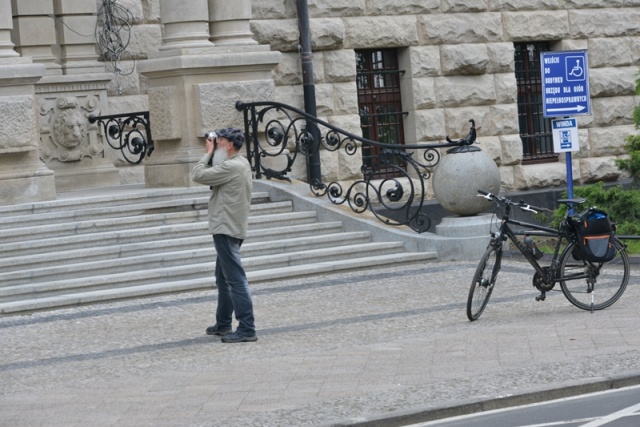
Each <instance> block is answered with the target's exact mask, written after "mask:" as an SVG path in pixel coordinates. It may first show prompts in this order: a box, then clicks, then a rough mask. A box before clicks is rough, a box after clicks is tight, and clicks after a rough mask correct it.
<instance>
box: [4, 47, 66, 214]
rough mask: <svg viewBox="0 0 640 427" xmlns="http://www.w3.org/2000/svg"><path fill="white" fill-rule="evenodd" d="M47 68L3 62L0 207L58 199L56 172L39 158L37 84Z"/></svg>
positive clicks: (22, 61)
mask: <svg viewBox="0 0 640 427" xmlns="http://www.w3.org/2000/svg"><path fill="white" fill-rule="evenodd" d="M44 74H45V66H44V65H42V64H33V63H31V60H30V59H28V58H20V57H17V58H14V59H0V204H3V205H12V204H17V203H29V202H37V201H43V200H53V199H55V198H56V187H55V181H54V178H53V172H52V171H51V170H50V169H48V168H47V167H46V165H45V164H44V163H42V161H41V160H40V157H39V135H38V131H37V129H38V115H37V112H36V110H37V102H36V97H35V94H34V83H35V82H36V81H38V80H39V79H40V78H41V77H42V76H43V75H44Z"/></svg>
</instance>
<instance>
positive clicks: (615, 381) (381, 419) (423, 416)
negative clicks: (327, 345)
mask: <svg viewBox="0 0 640 427" xmlns="http://www.w3.org/2000/svg"><path fill="white" fill-rule="evenodd" d="M638 384H640V371H637V372H629V373H624V374H619V375H613V376H609V377H600V378H592V379H589V380H579V381H573V382H568V383H566V384H564V385H563V386H561V387H542V388H537V389H533V390H530V391H524V392H521V393H516V394H511V395H506V396H498V397H495V398H488V399H471V400H466V401H457V402H453V403H451V404H450V405H446V406H441V407H438V408H434V407H431V406H424V407H418V408H414V409H408V410H402V411H393V412H391V413H389V414H388V415H376V416H371V417H360V418H358V419H352V420H344V421H339V422H336V423H331V424H329V425H328V427H347V426H360V427H401V426H407V425H410V424H417V423H424V422H427V421H434V420H444V419H445V418H450V417H456V416H460V415H469V414H476V413H479V412H485V411H491V410H494V409H503V408H510V407H514V406H520V405H529V404H532V403H540V402H546V401H551V400H556V399H562V398H566V397H573V396H579V395H581V394H588V393H594V392H599V391H606V390H614V389H619V388H624V387H629V386H633V385H638Z"/></svg>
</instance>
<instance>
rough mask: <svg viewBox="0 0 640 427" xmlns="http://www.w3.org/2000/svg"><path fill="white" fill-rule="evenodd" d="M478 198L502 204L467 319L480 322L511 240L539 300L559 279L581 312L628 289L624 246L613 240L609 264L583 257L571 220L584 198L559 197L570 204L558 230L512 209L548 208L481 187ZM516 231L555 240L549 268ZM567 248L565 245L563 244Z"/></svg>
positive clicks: (471, 295)
mask: <svg viewBox="0 0 640 427" xmlns="http://www.w3.org/2000/svg"><path fill="white" fill-rule="evenodd" d="M478 193H480V194H479V197H484V198H486V199H488V200H491V201H494V202H496V203H497V204H498V206H502V207H503V208H504V211H503V214H502V218H501V221H500V225H499V226H498V229H497V231H493V232H491V238H490V240H489V244H488V246H487V249H486V251H485V253H484V254H483V255H482V258H481V259H480V262H479V264H478V267H477V269H476V272H475V274H474V276H473V282H472V284H471V289H470V290H469V297H468V299H467V317H468V318H469V320H470V321H474V320H477V319H478V318H479V317H480V315H481V314H482V312H483V311H484V309H485V307H486V306H487V303H488V302H489V297H490V296H491V293H492V292H493V288H494V286H495V283H496V279H497V277H498V273H499V272H500V267H501V262H502V256H503V243H504V242H506V241H507V239H508V240H510V241H511V242H512V243H513V245H514V246H515V248H516V249H517V250H518V251H520V252H521V253H522V255H523V256H524V258H525V259H526V260H527V261H528V262H529V263H530V264H531V266H532V267H533V268H534V270H535V274H534V276H533V286H534V287H535V288H536V289H538V290H539V291H540V295H539V296H537V297H536V298H535V299H536V301H544V300H545V298H546V293H547V292H549V291H551V290H552V289H553V288H554V287H555V285H556V284H557V283H559V284H560V287H561V289H562V293H563V294H564V296H565V297H566V298H567V300H569V302H570V303H571V304H573V305H575V306H576V307H578V308H581V309H583V310H590V311H591V312H593V311H594V310H602V309H604V308H607V307H609V306H611V305H612V304H613V303H615V302H616V301H617V300H618V299H619V298H620V297H621V296H622V294H623V293H624V291H625V289H626V287H627V283H628V282H629V257H628V255H627V252H626V245H625V244H623V243H622V242H620V240H618V239H617V238H615V239H614V245H615V252H616V254H615V257H614V258H613V259H612V260H611V261H608V262H589V261H585V260H584V259H582V257H580V255H579V250H578V249H579V248H578V246H577V245H578V239H577V236H576V232H575V230H574V228H573V225H572V224H571V223H570V221H571V213H572V212H573V210H574V208H575V207H577V206H579V205H582V204H584V203H585V202H586V199H584V198H573V199H560V200H558V202H559V203H561V204H564V205H567V207H568V209H567V215H566V216H565V218H564V219H563V220H562V221H561V223H560V225H559V227H558V228H557V229H554V228H551V227H546V226H543V225H538V224H532V223H528V222H523V221H518V220H515V219H512V218H511V217H510V216H511V210H512V207H517V208H520V209H521V210H522V211H528V212H533V213H538V212H541V211H547V212H549V209H546V208H540V207H536V206H531V205H529V204H527V203H525V202H524V201H522V200H521V201H519V202H513V201H511V200H510V199H508V198H506V197H500V196H496V195H494V194H491V193H488V192H486V191H482V190H478ZM510 225H517V226H520V227H525V228H526V229H527V232H526V233H522V232H516V231H514V230H513V229H512V228H511V227H510ZM517 234H529V235H536V236H547V237H553V238H556V239H557V240H556V243H555V249H554V252H553V255H552V257H551V263H550V264H549V265H548V266H544V267H543V266H541V265H540V263H539V262H538V260H537V259H536V254H535V253H534V252H533V251H532V250H531V249H530V248H529V247H528V246H527V245H526V244H525V243H524V242H523V241H521V240H520V239H518V237H517ZM563 241H566V242H567V244H566V246H565V247H564V248H563V249H562V250H560V249H561V248H562V242H563Z"/></svg>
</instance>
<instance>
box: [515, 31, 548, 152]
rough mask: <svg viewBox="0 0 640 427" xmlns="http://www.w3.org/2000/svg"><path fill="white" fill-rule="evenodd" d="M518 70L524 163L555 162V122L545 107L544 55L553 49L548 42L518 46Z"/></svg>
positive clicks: (516, 63)
mask: <svg viewBox="0 0 640 427" xmlns="http://www.w3.org/2000/svg"><path fill="white" fill-rule="evenodd" d="M514 45H515V68H516V81H517V84H518V124H519V127H520V139H521V140H522V148H523V159H522V163H523V164H527V163H544V162H555V161H557V160H558V155H557V154H555V153H554V152H553V136H552V133H551V120H550V119H548V118H545V117H544V115H543V107H542V72H541V69H540V52H547V51H549V50H550V48H549V43H548V42H536V43H515V44H514Z"/></svg>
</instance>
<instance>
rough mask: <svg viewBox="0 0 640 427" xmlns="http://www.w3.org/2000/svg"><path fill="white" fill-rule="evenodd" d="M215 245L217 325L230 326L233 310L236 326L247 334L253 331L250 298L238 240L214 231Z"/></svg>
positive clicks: (221, 326)
mask: <svg viewBox="0 0 640 427" xmlns="http://www.w3.org/2000/svg"><path fill="white" fill-rule="evenodd" d="M213 244H214V246H215V248H216V253H217V256H216V285H217V287H218V307H217V309H216V323H217V324H218V326H220V328H222V329H224V328H226V327H231V321H232V315H233V312H234V311H235V314H236V320H237V321H238V323H239V325H238V330H239V331H240V332H242V333H244V334H247V335H255V333H256V327H255V324H254V319H253V301H252V299H251V290H250V289H249V283H248V282H247V275H246V274H245V272H244V268H242V263H241V261H240V246H242V240H241V239H236V238H234V237H230V236H227V235H225V234H214V235H213Z"/></svg>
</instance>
